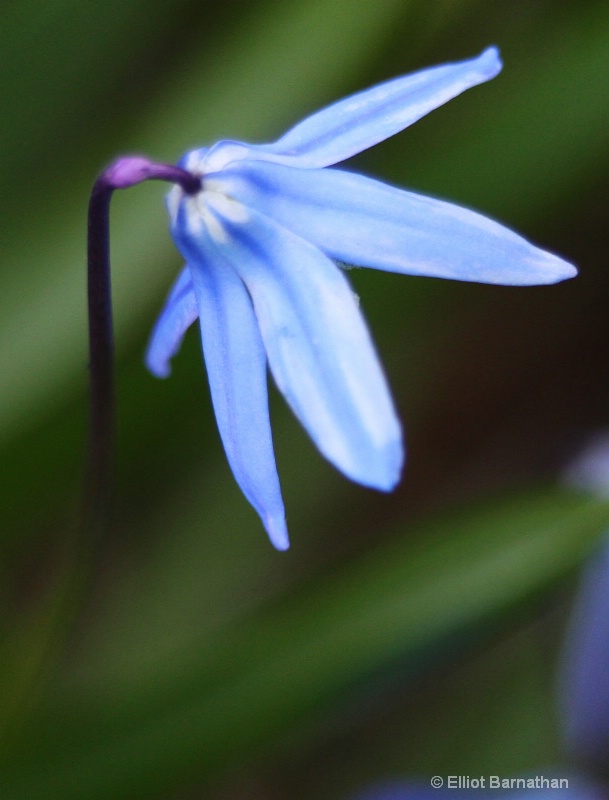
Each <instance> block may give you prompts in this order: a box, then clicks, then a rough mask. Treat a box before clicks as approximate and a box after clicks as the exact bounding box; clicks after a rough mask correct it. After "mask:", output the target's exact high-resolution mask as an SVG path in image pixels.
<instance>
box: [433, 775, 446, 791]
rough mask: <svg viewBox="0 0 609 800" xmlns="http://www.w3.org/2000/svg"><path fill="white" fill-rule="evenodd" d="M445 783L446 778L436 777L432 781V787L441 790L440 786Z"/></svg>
mask: <svg viewBox="0 0 609 800" xmlns="http://www.w3.org/2000/svg"><path fill="white" fill-rule="evenodd" d="M443 783H444V778H441V777H440V776H439V775H434V777H433V778H432V779H431V785H432V786H433V788H434V789H439V788H440V786H442V784H443Z"/></svg>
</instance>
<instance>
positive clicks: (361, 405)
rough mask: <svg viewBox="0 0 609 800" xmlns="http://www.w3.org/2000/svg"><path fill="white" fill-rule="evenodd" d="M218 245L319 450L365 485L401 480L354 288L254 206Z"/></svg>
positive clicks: (393, 429) (392, 421) (383, 388)
mask: <svg viewBox="0 0 609 800" xmlns="http://www.w3.org/2000/svg"><path fill="white" fill-rule="evenodd" d="M244 222H245V221H241V222H234V221H231V220H229V219H227V218H225V219H223V220H222V224H223V226H224V227H225V229H226V231H227V237H226V241H225V242H224V243H221V242H218V243H217V244H216V246H217V247H218V248H219V249H220V251H221V252H222V253H223V254H224V255H225V256H226V258H227V259H229V260H230V261H231V263H232V264H233V266H234V268H235V270H236V271H237V272H238V273H239V275H240V276H241V278H242V279H243V281H244V283H245V284H246V286H247V289H248V291H249V294H250V296H251V298H252V302H253V304H254V309H255V312H256V317H257V319H258V323H259V326H260V331H261V334H262V338H263V340H264V345H265V347H266V351H267V356H268V359H269V365H270V368H271V371H272V373H273V376H274V378H275V381H276V383H277V386H278V387H279V389H280V391H281V392H282V393H283V395H284V396H285V398H286V400H287V401H288V403H289V405H290V406H291V408H292V410H293V411H294V413H295V414H296V416H297V417H298V419H299V420H300V421H301V423H302V424H303V426H304V427H305V429H306V430H307V431H308V433H309V435H310V436H311V438H312V439H313V441H314V442H315V444H316V445H317V447H318V448H319V450H320V451H321V452H322V453H323V454H324V455H325V456H326V458H328V459H329V460H330V461H331V462H332V463H333V464H334V465H335V466H336V467H338V469H340V470H341V471H342V472H344V473H345V474H346V475H347V476H348V477H350V478H351V479H353V480H355V481H358V482H359V483H362V484H364V485H368V486H372V487H375V488H379V489H383V490H389V489H391V488H393V487H394V486H395V484H396V482H397V481H398V479H399V476H400V471H401V466H402V461H403V454H402V440H401V431H400V425H399V422H398V420H397V417H396V414H395V411H394V408H393V404H392V401H391V397H390V395H389V391H388V388H387V385H386V381H385V378H384V375H383V373H382V370H381V367H380V365H379V362H378V359H377V356H376V353H375V351H374V348H373V345H372V342H371V340H370V336H369V334H368V331H367V329H366V326H365V324H364V321H363V318H362V316H361V314H360V312H359V309H358V306H357V301H356V299H355V296H354V294H353V292H352V290H351V288H350V287H349V284H348V283H347V280H346V279H345V277H344V275H343V274H342V273H341V271H340V270H339V269H338V268H337V267H336V266H335V265H334V264H333V263H332V262H331V261H330V260H329V259H327V258H326V257H325V256H324V255H323V253H321V252H320V251H319V250H318V249H317V248H315V247H313V246H312V245H310V244H309V243H308V242H306V241H304V240H303V239H300V238H299V237H297V236H294V234H292V233H290V232H289V231H287V230H285V229H283V228H281V227H279V226H277V225H276V224H275V223H273V222H272V221H271V220H269V219H267V218H265V217H264V216H263V215H261V214H258V213H257V212H255V211H251V210H250V211H249V218H248V219H247V221H246V224H243V223H244Z"/></svg>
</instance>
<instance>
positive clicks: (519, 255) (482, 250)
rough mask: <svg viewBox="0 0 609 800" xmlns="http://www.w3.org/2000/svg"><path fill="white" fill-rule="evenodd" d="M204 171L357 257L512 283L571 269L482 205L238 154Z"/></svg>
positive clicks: (567, 274)
mask: <svg viewBox="0 0 609 800" xmlns="http://www.w3.org/2000/svg"><path fill="white" fill-rule="evenodd" d="M209 181H210V185H214V186H217V187H219V188H220V187H221V188H222V190H223V191H225V192H227V193H228V194H230V195H231V196H232V197H234V198H235V199H237V200H239V201H240V202H242V203H243V204H245V205H247V206H249V207H253V208H257V209H258V210H260V211H261V212H262V213H264V214H266V215H268V216H269V217H271V218H273V219H274V220H276V221H277V222H278V223H279V224H281V225H282V226H285V227H286V228H289V229H290V230H291V231H293V232H294V233H296V234H297V235H299V236H303V237H306V238H307V239H308V240H309V241H310V242H313V243H314V244H315V245H317V246H318V247H319V248H320V249H321V250H323V251H324V253H327V254H328V255H329V256H330V257H331V258H335V259H337V260H339V261H344V262H345V263H347V264H352V265H355V266H367V267H374V268H376V269H383V270H387V271H389V272H400V273H406V274H409V275H427V276H431V277H438V278H453V279H457V280H465V281H479V282H481V283H497V284H507V285H513V286H519V285H533V284H545V283H555V282H556V281H561V280H564V279H565V278H571V277H573V276H574V275H575V274H576V272H577V270H576V269H575V267H573V266H572V265H571V264H569V263H568V262H566V261H563V260H562V259H561V258H558V257H557V256H555V255H552V254H551V253H548V252H546V251H544V250H540V249H539V248H537V247H534V246H533V245H531V244H530V243H529V242H527V241H526V239H523V238H522V237H521V236H519V235H518V234H516V233H514V232H513V231H511V230H509V229H508V228H506V227H504V226H503V225H500V224H499V223H497V222H493V221H492V220H490V219H488V218H487V217H484V216H482V215H481V214H477V213H476V212H474V211H470V210H468V209H466V208H462V207H460V206H456V205H453V204H452V203H447V202H444V201H442V200H435V199H433V198H430V197H424V196H422V195H418V194H414V193H412V192H406V191H403V190H401V189H396V188H394V187H392V186H388V185H386V184H384V183H380V182H379V181H375V180H372V179H371V178H366V177H364V176H362V175H357V174H354V173H350V172H345V171H343V170H335V169H324V170H300V169H294V168H292V167H286V166H283V165H280V164H270V163H265V162H262V161H241V162H239V163H235V164H234V165H232V166H230V167H228V168H227V169H226V170H224V171H223V172H221V173H218V174H217V175H214V176H210V178H209Z"/></svg>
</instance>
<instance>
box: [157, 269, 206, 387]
mask: <svg viewBox="0 0 609 800" xmlns="http://www.w3.org/2000/svg"><path fill="white" fill-rule="evenodd" d="M198 315H199V312H198V310H197V301H196V298H195V293H194V289H193V286H192V280H191V278H190V271H189V269H188V267H185V268H184V269H183V270H182V272H181V273H180V274H179V276H178V278H177V280H176V282H175V283H174V285H173V288H172V290H171V292H170V293H169V296H168V297H167V300H166V301H165V306H164V307H163V310H162V311H161V313H160V315H159V318H158V320H157V322H156V325H155V326H154V329H153V331H152V335H151V337H150V342H149V344H148V349H147V351H146V357H145V361H146V366H147V367H148V369H149V370H150V372H152V374H153V375H155V376H156V377H157V378H167V377H168V375H169V374H170V373H171V364H170V361H171V359H172V358H173V356H174V355H175V354H176V353H177V352H178V350H179V349H180V345H181V344H182V339H183V338H184V334H185V333H186V331H187V330H188V328H189V327H190V326H191V325H192V323H193V322H194V321H195V320H196V318H197V316H198Z"/></svg>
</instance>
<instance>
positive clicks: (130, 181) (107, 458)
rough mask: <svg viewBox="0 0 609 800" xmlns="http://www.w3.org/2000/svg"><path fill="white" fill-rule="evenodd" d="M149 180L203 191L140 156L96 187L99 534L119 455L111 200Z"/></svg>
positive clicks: (88, 493) (94, 407) (92, 342)
mask: <svg viewBox="0 0 609 800" xmlns="http://www.w3.org/2000/svg"><path fill="white" fill-rule="evenodd" d="M146 180H162V181H169V182H172V183H177V184H179V185H180V186H181V187H182V189H183V191H184V192H185V193H186V194H196V193H197V192H198V191H200V189H201V185H202V184H201V179H200V178H199V177H198V176H196V175H192V174H191V173H190V172H187V171H186V170H183V169H181V168H180V167H174V166H171V165H169V164H155V163H154V162H151V161H149V160H148V159H145V158H141V157H139V156H132V157H126V158H120V159H118V160H117V161H115V162H114V163H113V164H111V165H110V166H109V167H108V168H107V169H106V170H104V172H103V173H102V174H101V175H100V176H99V178H98V179H97V180H96V181H95V184H94V185H93V190H92V192H91V199H90V202H89V216H88V250H87V256H88V275H87V281H88V289H87V293H88V308H89V376H90V377H89V381H90V423H89V444H88V458H87V473H86V483H85V487H84V496H83V509H82V513H83V525H84V527H85V528H86V529H87V530H88V531H89V535H92V534H93V535H94V536H97V535H100V534H101V533H102V532H103V531H104V530H106V529H107V528H108V526H109V524H110V519H111V514H112V495H113V468H114V456H115V417H116V408H115V405H116V404H115V392H114V336H113V326H112V298H111V286H110V200H111V199H112V193H113V191H114V190H115V189H126V188H129V187H130V186H135V185H137V184H138V183H142V182H143V181H146Z"/></svg>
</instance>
